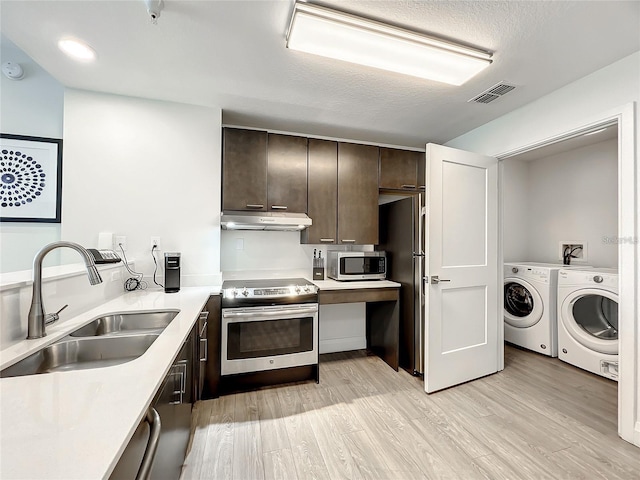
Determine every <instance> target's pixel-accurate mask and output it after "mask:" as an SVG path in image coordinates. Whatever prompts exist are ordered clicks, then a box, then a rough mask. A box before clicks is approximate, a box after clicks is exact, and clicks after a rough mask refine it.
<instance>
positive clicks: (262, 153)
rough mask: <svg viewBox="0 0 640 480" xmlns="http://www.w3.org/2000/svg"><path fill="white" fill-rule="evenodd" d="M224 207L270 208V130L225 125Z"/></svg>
mask: <svg viewBox="0 0 640 480" xmlns="http://www.w3.org/2000/svg"><path fill="white" fill-rule="evenodd" d="M222 210H223V211H227V210H256V211H266V210H267V132H260V131H257V130H241V129H237V128H225V129H223V137H222Z"/></svg>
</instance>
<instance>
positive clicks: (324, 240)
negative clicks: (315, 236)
mask: <svg viewBox="0 0 640 480" xmlns="http://www.w3.org/2000/svg"><path fill="white" fill-rule="evenodd" d="M334 241H335V240H334V239H333V238H321V239H320V242H322V243H333V242H334Z"/></svg>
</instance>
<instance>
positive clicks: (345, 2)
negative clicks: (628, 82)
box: [0, 0, 640, 147]
mask: <svg viewBox="0 0 640 480" xmlns="http://www.w3.org/2000/svg"><path fill="white" fill-rule="evenodd" d="M164 3H165V8H164V10H163V11H162V14H161V17H160V19H159V21H158V24H157V25H152V24H151V23H150V21H149V18H148V16H147V13H146V8H145V5H144V2H143V1H142V0H131V1H58V0H49V1H22V0H20V1H5V0H2V1H1V3H0V9H1V10H0V13H1V15H0V17H1V18H0V21H1V29H2V33H3V34H5V35H6V36H7V37H8V38H9V39H11V40H12V41H13V42H14V43H16V45H18V46H19V47H20V48H22V49H23V50H24V51H25V52H26V53H28V54H29V55H30V56H31V57H32V58H33V59H34V60H35V61H37V62H38V63H40V64H41V65H42V66H43V67H44V68H45V69H46V70H47V71H48V72H49V73H50V74H52V75H53V76H54V77H55V78H57V79H58V80H59V81H60V82H61V83H63V84H64V85H66V86H70V87H75V88H82V89H88V90H96V91H101V92H110V93H117V94H121V95H131V96H137V97H146V98H154V99H162V100H169V101H176V102H183V103H191V104H197V105H209V106H214V105H215V106H220V107H221V108H222V109H223V119H224V122H225V123H227V124H235V125H244V126H252V127H258V128H267V129H272V130H283V131H290V132H298V133H303V134H309V135H317V136H330V137H339V138H351V139H355V140H363V141H370V142H379V143H386V144H393V145H404V146H413V147H423V146H424V144H425V143H426V142H438V143H444V142H446V141H448V140H450V139H451V138H454V137H456V136H458V135H460V134H462V133H465V132H467V131H469V130H471V129H473V128H475V127H477V126H480V125H482V124H484V123H486V122H488V121H490V120H492V119H494V118H497V117H499V116H501V115H503V114H504V113H506V112H508V111H511V110H513V109H515V108H518V107H520V106H522V105H524V104H526V103H529V102H531V101H533V100H535V99H536V98H538V97H540V96H543V95H545V94H547V93H549V92H551V91H553V90H556V89H558V88H560V87H561V86H563V85H566V84H567V83H570V82H572V81H574V80H576V79H578V78H581V77H583V76H585V75H587V74H589V73H591V72H593V71H595V70H597V69H600V68H602V67H604V66H606V65H608V64H610V63H613V62H615V61H617V60H619V59H621V58H623V57H625V56H627V55H629V54H631V53H633V52H635V51H638V50H640V33H639V31H640V29H639V26H640V2H637V1H623V2H616V1H602V2H599V1H577V2H570V1H506V2H493V1H475V2H463V1H411V0H398V1H355V0H342V1H339V0H334V1H327V2H322V3H321V4H322V5H325V6H331V7H335V8H339V9H341V10H344V11H347V12H350V13H356V14H360V15H363V16H367V17H370V18H373V19H377V20H382V21H386V22H390V23H394V24H397V25H399V26H403V27H406V28H411V29H415V30H419V31H423V32H426V33H429V34H432V35H437V36H442V37H444V38H449V39H455V40H457V41H460V42H463V43H467V44H470V45H473V46H477V47H480V48H483V49H487V50H490V51H493V52H495V55H494V62H493V64H492V65H491V66H490V67H489V68H487V69H486V70H485V71H484V72H482V73H480V74H479V75H478V76H477V77H475V78H473V79H472V80H470V81H469V82H468V83H466V84H465V85H463V86H461V87H453V86H447V85H444V84H439V83H436V82H431V81H426V80H419V79H415V78H412V77H406V76H402V75H398V74H393V73H388V72H383V71H380V70H374V69H370V68H366V67H360V66H356V65H351V64H346V63H342V62H337V61H332V60H329V59H325V58H321V57H316V56H312V55H308V54H304V53H301V52H295V51H291V50H288V49H286V48H285V33H286V29H287V26H288V22H289V17H290V14H291V11H292V7H293V1H240V0H236V1H181V0H164ZM317 3H320V2H317ZM63 35H75V36H77V37H80V38H82V39H84V40H85V41H87V42H88V43H89V44H90V45H92V46H93V47H94V48H95V50H96V51H97V53H98V60H97V62H95V63H93V64H78V63H75V62H73V61H71V60H69V59H67V58H66V57H64V56H63V55H62V54H61V53H60V52H59V51H58V50H57V48H56V42H57V40H58V39H59V38H60V37H61V36H63ZM3 61H4V59H3ZM500 81H506V82H509V83H512V84H515V85H517V88H516V90H514V91H513V92H511V93H509V94H508V95H506V96H504V97H502V98H500V99H499V100H497V101H495V102H492V103H491V104H488V105H480V104H470V103H467V100H469V99H470V98H471V97H473V96H475V95H476V94H478V93H480V92H482V91H483V90H485V89H487V88H489V87H491V86H493V85H494V84H496V83H498V82H500Z"/></svg>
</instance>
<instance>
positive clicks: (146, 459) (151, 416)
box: [136, 407, 162, 480]
mask: <svg viewBox="0 0 640 480" xmlns="http://www.w3.org/2000/svg"><path fill="white" fill-rule="evenodd" d="M145 421H146V422H147V423H148V424H149V440H148V441H147V446H146V448H145V449H144V455H143V456H142V461H141V462H140V468H139V469H138V473H137V475H136V480H149V478H150V476H151V467H153V460H154V459H155V457H156V450H157V449H158V442H159V441H160V430H161V429H162V423H161V422H160V415H159V414H158V411H157V410H156V409H155V408H153V407H149V410H147V416H146V417H145Z"/></svg>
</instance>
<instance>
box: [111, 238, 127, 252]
mask: <svg viewBox="0 0 640 480" xmlns="http://www.w3.org/2000/svg"><path fill="white" fill-rule="evenodd" d="M121 247H122V250H124V251H125V252H126V251H127V237H125V236H124V235H122V236H116V244H115V245H114V246H113V249H114V250H115V251H116V252H119V251H120V248H121Z"/></svg>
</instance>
